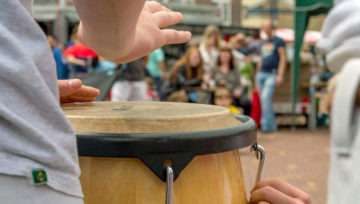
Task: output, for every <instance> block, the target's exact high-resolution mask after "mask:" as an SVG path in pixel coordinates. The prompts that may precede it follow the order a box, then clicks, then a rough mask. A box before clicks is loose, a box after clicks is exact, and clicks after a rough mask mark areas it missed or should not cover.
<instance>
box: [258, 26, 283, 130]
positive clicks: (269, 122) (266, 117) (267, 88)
mask: <svg viewBox="0 0 360 204" xmlns="http://www.w3.org/2000/svg"><path fill="white" fill-rule="evenodd" d="M263 30H264V32H265V33H266V35H267V39H266V40H264V41H263V42H262V43H261V60H260V62H259V63H258V66H257V74H256V84H257V87H258V88H259V91H260V100H261V111H262V115H261V130H262V131H264V132H273V131H276V130H277V124H276V120H275V113H274V110H273V96H274V92H275V88H276V86H280V85H281V84H282V82H283V81H284V73H285V69H286V53H285V46H286V44H285V42H284V41H283V40H282V39H281V38H279V37H276V36H274V34H273V31H274V25H273V23H272V21H271V20H265V21H264V23H263Z"/></svg>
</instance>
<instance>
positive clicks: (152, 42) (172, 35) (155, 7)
mask: <svg viewBox="0 0 360 204" xmlns="http://www.w3.org/2000/svg"><path fill="white" fill-rule="evenodd" d="M181 20H182V16H181V14H179V13H176V12H172V11H170V10H169V9H167V8H165V7H163V6H161V5H160V4H159V3H157V2H154V1H149V2H146V3H145V5H144V8H143V10H142V12H141V14H140V17H139V20H138V23H137V28H136V33H135V36H134V42H133V46H132V47H131V50H129V52H128V54H127V55H126V56H124V57H122V58H121V59H119V60H117V61H119V62H129V61H133V60H135V59H137V58H139V57H142V56H144V55H147V54H149V53H151V52H152V51H153V50H155V49H157V48H160V47H162V46H164V45H166V44H177V43H184V42H186V41H188V40H190V38H191V34H190V32H185V31H176V30H173V29H162V28H165V27H168V26H171V25H174V24H177V23H179V22H181Z"/></svg>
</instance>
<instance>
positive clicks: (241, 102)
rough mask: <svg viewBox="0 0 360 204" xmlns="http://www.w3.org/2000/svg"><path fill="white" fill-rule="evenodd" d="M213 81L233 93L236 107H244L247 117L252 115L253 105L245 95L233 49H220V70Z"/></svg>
mask: <svg viewBox="0 0 360 204" xmlns="http://www.w3.org/2000/svg"><path fill="white" fill-rule="evenodd" d="M213 79H214V80H215V82H216V85H217V87H225V88H227V89H229V90H231V91H232V95H233V99H234V100H233V102H234V105H235V106H239V107H242V108H243V109H244V114H245V115H250V111H251V103H250V100H249V99H248V98H247V96H246V95H244V94H243V90H242V86H241V83H240V77H239V74H238V72H237V70H236V69H235V65H234V57H233V55H232V52H231V49H230V48H227V47H223V48H221V49H220V56H219V58H218V69H217V71H216V72H215V74H214V76H213Z"/></svg>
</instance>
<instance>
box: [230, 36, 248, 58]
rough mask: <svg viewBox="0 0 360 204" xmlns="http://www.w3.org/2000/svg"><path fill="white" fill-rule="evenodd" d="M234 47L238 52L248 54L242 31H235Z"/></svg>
mask: <svg viewBox="0 0 360 204" xmlns="http://www.w3.org/2000/svg"><path fill="white" fill-rule="evenodd" d="M234 48H235V49H236V51H238V52H239V53H241V54H243V55H244V56H248V55H249V51H248V49H247V41H246V35H245V34H244V33H237V34H236V35H235V46H234Z"/></svg>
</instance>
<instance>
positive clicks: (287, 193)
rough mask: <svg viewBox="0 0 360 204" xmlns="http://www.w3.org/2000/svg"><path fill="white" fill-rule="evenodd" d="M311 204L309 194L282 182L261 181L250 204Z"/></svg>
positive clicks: (253, 193) (253, 191)
mask: <svg viewBox="0 0 360 204" xmlns="http://www.w3.org/2000/svg"><path fill="white" fill-rule="evenodd" d="M267 203H270V204H289V203H291V204H310V203H311V199H310V196H309V195H308V194H306V193H305V192H303V191H301V190H300V189H297V188H296V187H294V186H292V185H290V184H288V183H286V182H284V181H282V180H280V179H271V180H264V181H260V182H259V183H258V184H257V185H256V186H255V188H254V189H253V190H252V191H251V196H250V204H267Z"/></svg>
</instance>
